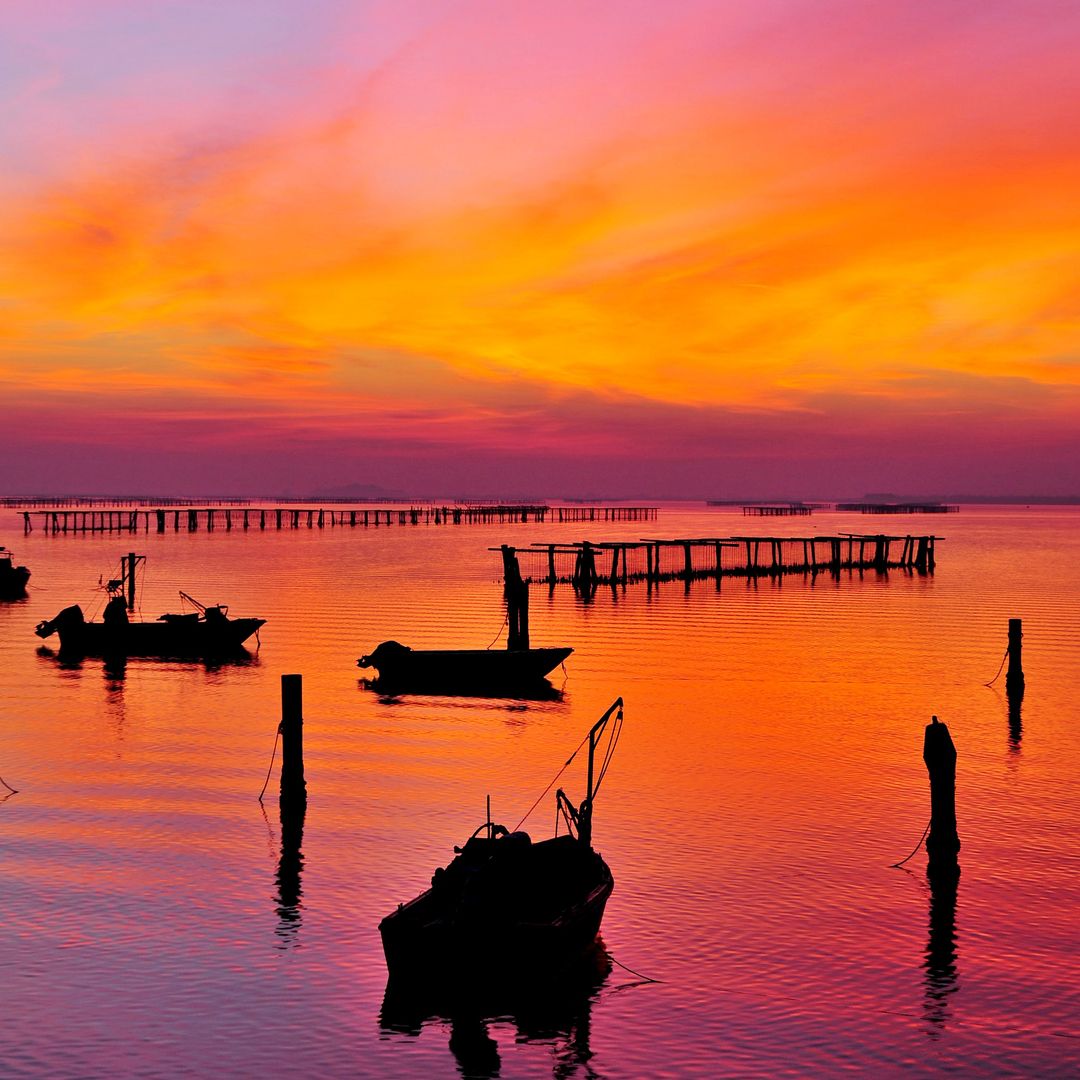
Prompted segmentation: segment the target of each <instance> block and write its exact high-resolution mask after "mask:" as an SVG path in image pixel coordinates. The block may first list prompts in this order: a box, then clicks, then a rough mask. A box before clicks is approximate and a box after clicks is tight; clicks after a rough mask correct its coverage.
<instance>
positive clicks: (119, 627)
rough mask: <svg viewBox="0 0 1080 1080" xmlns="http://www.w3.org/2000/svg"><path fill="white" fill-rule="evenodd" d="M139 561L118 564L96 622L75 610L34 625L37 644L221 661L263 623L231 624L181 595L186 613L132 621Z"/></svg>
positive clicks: (217, 609) (81, 652)
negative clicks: (50, 640) (52, 641)
mask: <svg viewBox="0 0 1080 1080" xmlns="http://www.w3.org/2000/svg"><path fill="white" fill-rule="evenodd" d="M144 559H145V556H143V555H135V554H134V553H132V554H129V555H127V556H125V557H124V559H122V560H121V574H120V577H119V578H116V579H114V580H111V581H109V582H108V583H107V584H106V586H105V588H106V590H107V592H108V594H109V601H108V603H107V604H106V605H105V610H104V612H103V613H102V619H101V622H95V621H92V620H87V619H86V617H85V616H84V615H83V610H82V608H81V607H79V606H78V605H77V604H75V605H72V606H71V607H66V608H64V609H63V611H61V612H60V613H59V614H58V615H57V616H56V617H55V618H53V619H48V620H45V621H42V622H40V623H38V625H37V627H36V629H35V631H34V633H36V634H37V636H38V637H40V638H47V637H51V636H52V635H53V634H58V635H59V637H60V651H61V652H62V653H67V654H69V655H78V656H177V657H188V656H221V655H227V654H229V653H232V652H236V651H237V650H239V649H240V647H241V646H242V645H243V643H244V642H245V641H247V639H248V638H249V637H251V635H252V634H254V633H256V632H257V631H258V629H259V627H260V626H262V625H263V624H264V623H265V622H266V620H265V619H233V618H230V617H229V609H228V607H226V606H225V605H216V606H213V607H206V606H204V605H203V604H200V603H199V602H198V601H197V600H195V599H193V598H192V597H190V596H188V595H187V593H184V592H181V593H180V596H181V598H182V599H184V600H186V601H188V602H189V603H190V604H191V605H192V606H193V607H195V608H196V610H195V611H192V612H184V613H180V614H171V613H170V614H165V615H159V616H158V618H157V620H156V621H154V622H141V621H133V620H132V619H131V618H130V617H129V614H128V613H129V612H130V611H133V610H134V609H135V568H136V566H137V564H138V563H139V562H141V561H143V560H144Z"/></svg>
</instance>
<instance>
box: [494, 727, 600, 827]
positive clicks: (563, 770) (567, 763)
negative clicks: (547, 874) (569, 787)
mask: <svg viewBox="0 0 1080 1080" xmlns="http://www.w3.org/2000/svg"><path fill="white" fill-rule="evenodd" d="M588 741H589V735H588V733H587V732H586V734H585V738H584V739H582V740H581V742H579V743H578V745H577V750H575V751H574V752H573V753H572V754H571V755H570V756H569V757H568V758H567V759H566V761H565V763H564V764H563V767H562V768H561V769H560V770H559V771H558V772H557V773H556V774H555V775H554V776H553V777H552V778H551V783H550V784H548V786H547V787H546V788H544V790H543V791H541V792H540V795H539V797H538V798H537V800H536V802H534V803H533V804H532V806H530V807H529V809H528V811H527V812H526V814H525V816H524V817H523V818H522V819H521V820H520V821H519V822H518V823H517V824H516V825H515V826H514V828H513V830H512V831H513V832H517V831H518V829H520V828H521V826H522V825H524V824H525V822H526V821H528V820H529V815H530V814H531V813H532V812H533V811H534V810H535V809H536V808H537V807H538V806H539V805H540V800H541V799H543V797H544V796H545V795H546V794H547V793H548V792H549V791H550V790H551V789H552V788H553V787H554V786H555V781H556V780H558V779H559V777H560V776H562V774H563V773H564V772H566V769H567V767H568V766H569V764H570V762H571V761H573V760H574V758H576V757H577V756H578V751H580V750H581V748H582V747H583V746H584V745H585V744H586V743H587V742H588Z"/></svg>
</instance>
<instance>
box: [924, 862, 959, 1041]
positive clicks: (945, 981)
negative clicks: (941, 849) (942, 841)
mask: <svg viewBox="0 0 1080 1080" xmlns="http://www.w3.org/2000/svg"><path fill="white" fill-rule="evenodd" d="M927 880H928V881H929V883H930V935H929V940H928V941H927V945H926V957H925V961H924V963H923V968H924V971H925V980H924V999H923V1013H924V1015H925V1017H926V1021H927V1024H928V1032H927V1033H928V1034H929V1035H930V1036H931V1037H932V1038H937V1037H939V1036H940V1035H941V1034H942V1032H943V1031H944V1030H945V1026H946V1024H947V1023H948V1020H949V1016H950V1007H949V1006H950V998H951V997H952V995H953V994H955V993H956V992H957V990H958V989H959V985H958V978H957V966H956V893H957V887H958V885H959V883H960V873H959V871H955V872H948V871H946V872H938V873H934V874H930V873H927Z"/></svg>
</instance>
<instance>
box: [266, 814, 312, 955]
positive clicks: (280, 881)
mask: <svg viewBox="0 0 1080 1080" xmlns="http://www.w3.org/2000/svg"><path fill="white" fill-rule="evenodd" d="M306 815H307V809H306V807H305V806H303V805H300V806H299V807H285V806H282V808H281V857H280V859H279V860H278V867H277V874H276V875H275V876H274V882H275V884H276V885H277V896H276V897H275V899H276V901H277V906H276V909H275V910H276V912H277V917H278V924H277V929H276V930H275V931H274V932H275V933H276V934H277V937H278V947H279V948H282V949H291V948H293V947H295V946H296V945H297V944H298V941H297V937H298V934H299V931H300V925H301V922H302V919H301V914H300V913H301V911H302V909H303V905H302V903H301V898H302V897H303V894H304V890H303V887H302V886H301V882H300V874H301V871H302V870H303V869H304V854H303V852H302V851H301V847H302V845H303V843H304V818H305V817H306Z"/></svg>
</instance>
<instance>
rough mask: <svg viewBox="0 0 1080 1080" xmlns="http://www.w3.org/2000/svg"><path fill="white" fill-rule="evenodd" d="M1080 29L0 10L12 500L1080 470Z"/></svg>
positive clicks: (767, 483) (941, 17) (926, 481)
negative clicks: (455, 466) (553, 466)
mask: <svg viewBox="0 0 1080 1080" xmlns="http://www.w3.org/2000/svg"><path fill="white" fill-rule="evenodd" d="M1078 38H1080V11H1077V10H1073V9H1070V8H1067V7H1062V6H1060V5H1051V4H1040V3H1035V4H1018V3H980V4H968V3H963V2H961V3H949V4H944V5H943V4H929V3H923V2H919V3H915V4H908V5H901V6H894V5H877V4H871V5H866V4H859V3H854V2H853V0H838V2H835V3H827V4H820V3H814V4H810V3H805V2H798V0H789V2H780V3H753V4H751V3H736V2H732V3H716V2H708V3H706V2H702V3H697V2H691V0H679V2H677V3H672V4H651V3H634V2H629V0H627V2H619V3H612V4H602V5H582V4H580V3H558V2H555V3H553V2H551V0H545V2H543V3H538V2H532V0H515V2H514V3H512V4H505V3H494V2H489V3H455V4H449V5H448V4H440V3H423V2H412V0H388V2H385V3H383V2H370V3H355V2H352V3H346V2H330V0H321V2H318V3H314V4H301V3H299V2H296V0H260V2H256V0H244V2H239V0H230V2H229V3H226V4H218V3H210V2H208V0H197V2H191V0H188V2H185V3H163V4H155V5H147V4H145V3H142V2H135V0H101V2H82V3H77V2H60V0H54V2H51V3H45V4H39V5H5V7H4V9H3V11H2V12H0V94H2V97H3V101H4V112H3V117H4V118H3V120H2V121H0V153H2V155H3V160H4V162H5V168H4V170H3V173H2V174H0V247H2V250H3V252H4V255H3V258H2V259H0V387H2V388H3V394H4V397H5V400H6V403H7V406H8V409H7V411H8V413H9V422H8V423H7V425H6V426H7V430H8V434H9V438H8V439H7V440H5V442H6V444H7V451H8V455H9V459H10V460H12V461H14V463H15V464H16V465H17V467H18V476H17V478H16V479H15V480H11V479H9V481H8V482H7V484H6V487H7V490H16V489H32V488H38V489H48V488H51V489H56V488H61V489H62V488H65V487H70V488H75V487H77V486H82V487H86V486H88V485H89V486H91V487H94V486H95V485H94V477H95V476H97V477H98V478H99V481H100V482H99V483H98V484H97V485H96V488H97V489H98V490H102V489H109V490H124V489H128V490H130V489H132V488H139V489H144V490H146V489H150V488H155V487H156V488H157V489H158V490H160V489H162V488H164V487H170V486H171V487H174V488H176V487H178V488H179V489H181V490H188V491H190V490H193V489H201V490H206V491H210V490H227V489H233V490H238V489H242V488H247V489H248V490H252V489H254V490H262V491H270V490H280V489H281V488H282V487H288V486H290V485H291V486H292V487H294V488H299V489H302V490H315V489H317V488H318V487H320V486H323V487H325V486H327V485H333V484H343V483H349V482H354V481H361V482H371V483H376V484H387V485H393V486H397V487H405V488H412V489H413V490H417V489H419V490H435V489H442V488H447V487H448V486H449V488H450V489H453V486H454V485H455V484H456V485H457V490H462V491H465V490H469V489H470V488H472V489H476V488H480V489H484V490H491V489H492V488H493V487H494V486H495V485H496V483H497V479H496V478H497V476H498V473H497V472H496V471H490V470H489V471H485V466H484V465H483V464H482V463H483V462H484V461H485V460H490V459H491V458H492V456H493V455H498V456H500V457H501V458H502V459H503V460H504V461H509V460H513V461H517V462H519V463H521V462H526V461H530V460H531V461H533V462H534V463H535V471H534V472H533V473H530V472H529V471H528V468H524V469H523V471H522V472H521V476H520V483H521V484H523V485H524V486H525V487H527V488H529V489H530V490H537V485H540V484H541V483H542V481H541V477H543V476H544V475H545V473H544V471H543V469H542V467H541V466H542V464H543V463H544V462H552V461H563V460H567V459H574V460H576V461H577V462H578V463H579V464H580V466H581V472H580V474H578V475H577V476H576V477H570V476H567V477H564V478H562V479H560V480H559V482H558V483H556V484H555V485H554V493H561V492H563V491H565V492H567V493H571V494H572V493H574V491H575V486H576V485H577V484H579V483H580V485H584V486H586V487H591V489H592V490H596V489H597V487H598V486H603V485H605V484H606V485H607V487H608V488H609V489H612V488H614V489H616V490H618V491H633V490H640V491H642V492H644V491H646V490H647V491H650V492H652V493H653V494H656V493H657V492H658V491H659V490H660V489H661V488H662V487H663V485H664V483H665V482H667V483H669V489H670V490H671V492H672V493H673V494H681V493H687V494H691V493H697V494H702V493H704V492H706V491H720V490H721V489H727V490H732V491H739V492H745V491H749V490H752V489H753V488H754V487H755V485H757V486H761V487H763V488H765V489H769V490H774V491H776V490H787V491H792V492H796V491H801V492H802V493H804V494H805V493H812V492H813V490H814V489H815V488H816V489H817V490H819V491H822V492H823V493H825V489H828V491H829V492H832V493H840V494H846V493H849V492H857V491H860V490H865V489H866V488H874V487H875V486H876V488H877V489H878V490H884V489H887V488H888V485H893V486H894V489H898V490H899V489H905V490H909V491H914V490H922V491H928V490H930V491H933V490H936V491H944V490H952V491H957V490H963V491H975V492H982V491H984V492H988V493H990V492H994V491H1010V490H1012V491H1016V490H1023V491H1029V492H1034V493H1038V492H1049V493H1065V492H1069V491H1070V490H1073V491H1075V490H1077V489H1080V464H1078V463H1080V453H1078V450H1080V445H1078V436H1077V432H1078V431H1080V354H1078V334H1080V309H1078V296H1080V291H1078V288H1077V282H1078V279H1080V255H1078V252H1080V201H1078V200H1077V197H1076V192H1077V191H1078V190H1080V123H1078V120H1080V117H1078V116H1077V102H1078V101H1080V93H1078V91H1080V86H1078V85H1077V84H1078V82H1080V76H1078V75H1077V73H1076V71H1077V69H1076V63H1075V57H1076V45H1077V41H1078ZM166 448H168V451H166ZM176 453H179V454H180V457H176V456H171V457H170V456H169V455H170V454H176ZM223 455H224V456H227V457H228V459H229V464H228V465H227V466H226V467H224V468H223V467H222V465H221V458H222V456H223ZM447 455H453V456H455V460H457V461H458V462H459V463H460V465H461V470H462V471H460V472H458V473H456V474H454V473H448V472H446V466H445V461H446V460H447ZM286 459H287V460H288V462H289V465H288V466H287V467H285V466H284V465H283V462H284V461H285V460H286ZM641 460H644V461H645V462H646V463H645V464H644V465H642V466H641V470H642V471H640V472H639V471H638V468H639V465H638V464H636V463H638V462H640V461H641ZM162 468H168V469H170V470H171V475H170V476H169V477H168V480H167V482H166V479H165V478H164V477H162V482H161V483H159V484H156V485H155V483H154V477H155V475H157V476H159V477H161V476H162V474H161V473H160V470H161V469H162ZM718 470H719V471H718ZM665 478H667V479H666V480H665ZM860 485H861V486H860ZM510 487H511V489H512V488H513V485H512V484H511V485H510ZM549 490H551V489H549Z"/></svg>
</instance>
